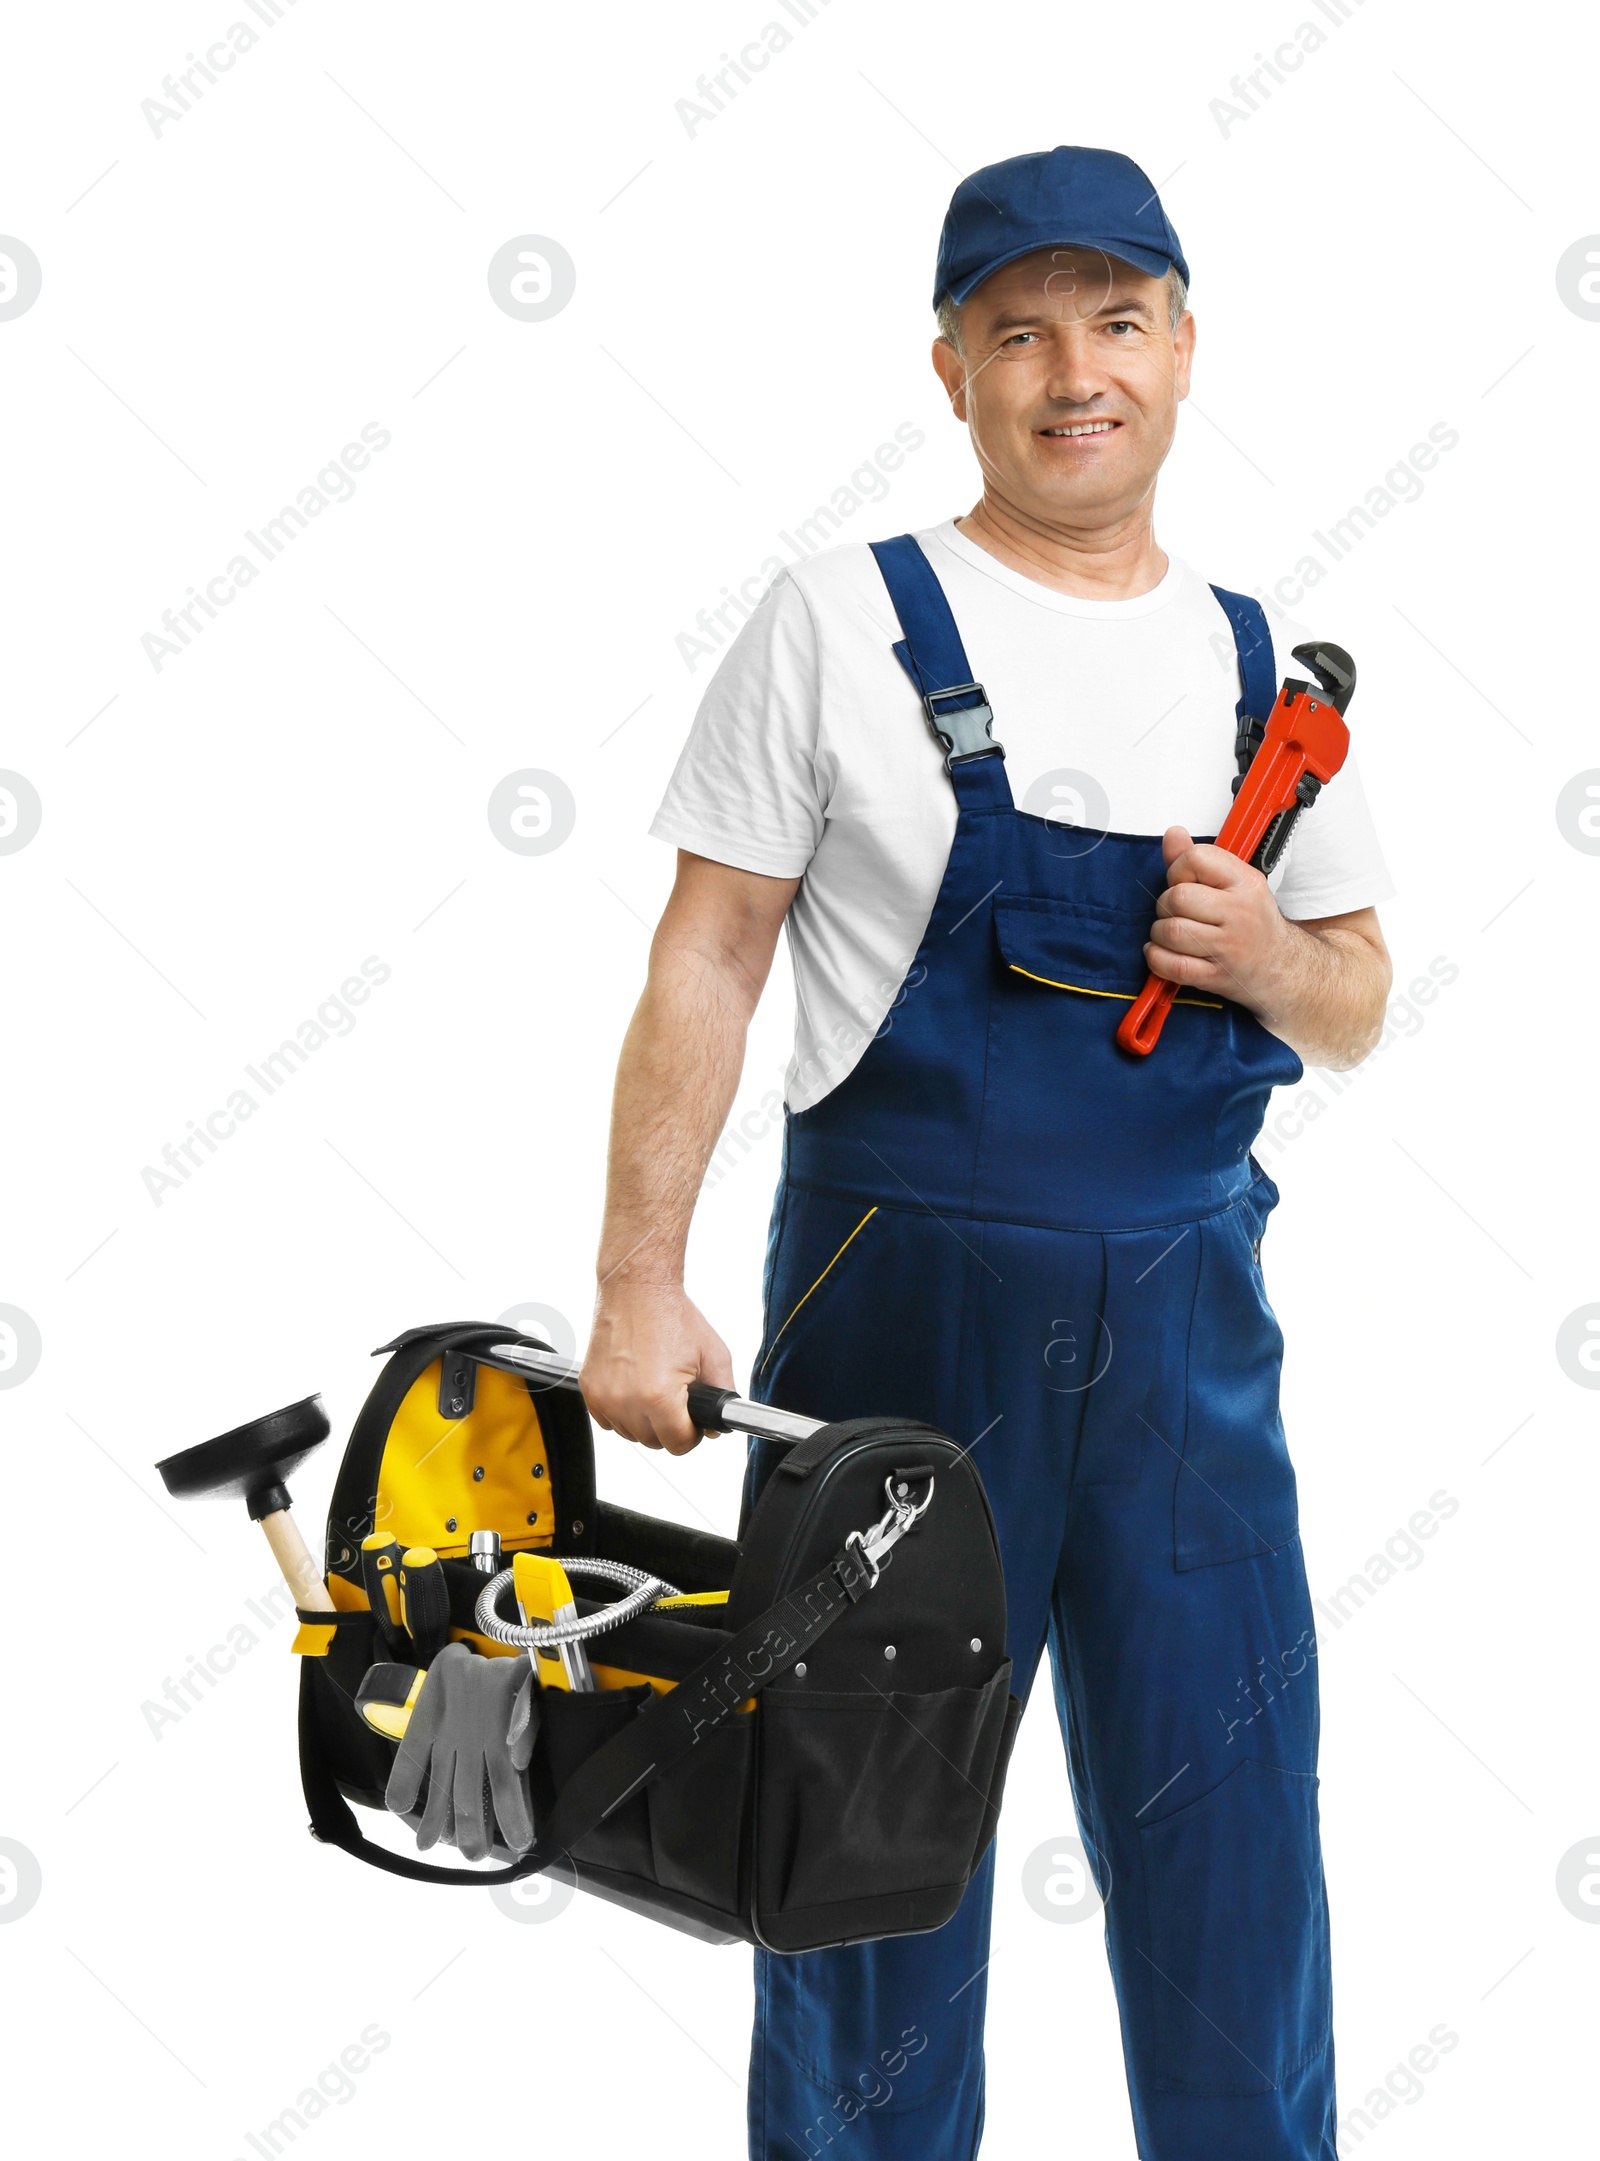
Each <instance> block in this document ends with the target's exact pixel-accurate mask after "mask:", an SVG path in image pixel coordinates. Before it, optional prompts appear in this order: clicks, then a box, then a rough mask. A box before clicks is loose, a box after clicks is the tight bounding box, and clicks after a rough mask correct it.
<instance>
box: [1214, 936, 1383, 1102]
mask: <svg viewBox="0 0 1600 2161" xmlns="http://www.w3.org/2000/svg"><path fill="white" fill-rule="evenodd" d="M1284 931H1285V933H1286V935H1285V936H1284V938H1283V939H1282V940H1281V942H1280V943H1279V946H1278V950H1277V957H1276V965H1275V967H1274V969H1273V971H1272V974H1271V976H1270V978H1269V980H1268V981H1267V982H1266V984H1265V985H1264V986H1263V989H1262V993H1261V995H1260V997H1259V999H1252V1000H1251V1001H1250V1003H1251V1004H1252V1006H1253V1007H1254V1010H1255V1011H1256V1013H1257V1015H1258V1017H1259V1018H1260V1019H1261V1021H1262V1022H1263V1024H1264V1025H1265V1026H1266V1027H1268V1028H1270V1029H1271V1030H1272V1032H1273V1034H1274V1035H1276V1036H1281V1037H1282V1039H1283V1041H1284V1042H1285V1043H1287V1044H1288V1045H1289V1047H1290V1048H1291V1049H1292V1050H1294V1051H1297V1052H1298V1053H1299V1055H1300V1057H1301V1058H1302V1059H1303V1060H1304V1061H1305V1063H1306V1064H1307V1065H1315V1066H1323V1067H1325V1068H1327V1069H1328V1070H1330V1071H1332V1072H1340V1071H1342V1070H1343V1069H1344V1068H1345V1067H1346V1066H1353V1065H1358V1064H1359V1063H1360V1062H1361V1060H1362V1059H1363V1058H1365V1057H1366V1055H1367V1053H1368V1051H1370V1050H1371V1049H1372V1047H1373V1045H1374V1044H1375V1043H1376V1042H1377V1040H1378V1037H1379V1035H1380V1034H1381V1032H1382V1029H1383V1014H1384V1007H1385V1005H1386V1004H1387V1001H1388V996H1389V984H1390V980H1391V977H1392V974H1393V971H1392V969H1391V967H1390V962H1389V955H1388V951H1387V949H1386V947H1385V946H1384V944H1383V941H1382V939H1381V938H1377V939H1376V940H1375V939H1374V938H1373V937H1371V936H1369V935H1368V934H1366V933H1365V932H1364V931H1358V930H1352V929H1350V928H1348V927H1347V926H1345V925H1343V924H1340V923H1285V925H1284Z"/></svg>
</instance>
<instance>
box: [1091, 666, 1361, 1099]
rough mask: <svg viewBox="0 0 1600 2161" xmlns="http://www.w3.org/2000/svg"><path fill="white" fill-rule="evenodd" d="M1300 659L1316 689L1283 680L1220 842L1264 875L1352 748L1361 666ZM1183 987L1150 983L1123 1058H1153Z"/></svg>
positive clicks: (1134, 1012)
mask: <svg viewBox="0 0 1600 2161" xmlns="http://www.w3.org/2000/svg"><path fill="white" fill-rule="evenodd" d="M1294 657H1295V659H1296V660H1299V661H1303V662H1304V663H1305V665H1306V666H1307V667H1308V668H1309V669H1310V670H1311V672H1312V674H1313V675H1315V677H1316V679H1317V688H1316V690H1313V689H1312V687H1311V685H1310V684H1309V683H1302V682H1298V681H1297V680H1296V679H1295V678H1294V677H1293V676H1290V677H1288V678H1287V679H1286V680H1285V682H1284V686H1283V689H1282V690H1281V691H1280V692H1279V694H1278V700H1277V703H1276V704H1275V705H1274V706H1273V708H1272V718H1271V719H1270V720H1269V721H1268V722H1267V725H1266V728H1265V730H1264V731H1263V733H1262V736H1261V741H1260V744H1259V745H1258V747H1257V749H1256V753H1255V756H1254V757H1253V758H1252V759H1251V760H1250V766H1249V770H1248V771H1247V772H1246V773H1245V774H1244V776H1243V778H1242V779H1240V780H1236V781H1235V782H1234V784H1233V787H1234V797H1233V808H1232V809H1231V810H1230V811H1229V812H1228V815H1227V817H1226V818H1224V820H1223V821H1222V831H1221V832H1220V833H1219V834H1218V835H1217V841H1216V845H1217V846H1218V847H1219V848H1226V849H1227V851H1228V853H1229V854H1230V855H1237V856H1242V857H1243V858H1244V860H1245V861H1246V862H1247V863H1253V864H1254V865H1255V867H1256V869H1257V870H1259V871H1270V870H1271V869H1272V868H1273V866H1274V865H1275V864H1276V863H1277V860H1278V858H1279V857H1280V856H1281V855H1282V853H1283V851H1284V849H1285V848H1286V847H1287V845H1288V842H1289V835H1290V833H1291V832H1292V831H1293V829H1294V823H1295V820H1296V819H1297V818H1298V817H1299V815H1300V813H1301V812H1302V811H1303V810H1309V809H1310V807H1311V805H1312V804H1313V803H1314V802H1315V801H1316V799H1317V795H1318V792H1319V790H1320V789H1321V788H1322V786H1323V784H1324V782H1326V781H1330V780H1332V778H1333V776H1334V774H1335V773H1337V772H1338V770H1339V768H1340V766H1341V765H1343V764H1344V761H1345V756H1346V753H1347V752H1348V751H1349V748H1350V730H1349V729H1348V728H1347V727H1346V726H1345V724H1344V715H1345V709H1346V707H1347V706H1348V705H1349V703H1350V700H1351V697H1352V695H1353V694H1354V691H1355V687H1356V664H1355V662H1354V661H1353V660H1352V659H1351V658H1350V655H1349V654H1348V653H1347V652H1345V650H1344V648H1343V647H1342V646H1338V645H1324V644H1322V643H1321V642H1320V641H1319V642H1318V643H1316V644H1313V645H1297V646H1296V647H1295V648H1294ZM1180 987H1181V986H1180V985H1178V984H1176V983H1171V982H1168V981H1167V979H1166V978H1165V977H1164V976H1158V975H1152V976H1150V977H1148V978H1147V979H1146V982H1145V986H1144V989H1143V990H1142V991H1140V993H1139V995H1138V997H1137V998H1135V999H1134V1001H1133V1003H1132V1005H1131V1006H1129V1008H1128V1010H1127V1012H1126V1013H1125V1014H1124V1016H1123V1019H1122V1025H1121V1027H1119V1028H1118V1030H1117V1041H1118V1043H1119V1044H1120V1045H1121V1046H1122V1048H1123V1049H1124V1050H1125V1051H1132V1052H1133V1054H1134V1056H1135V1057H1138V1058H1148V1057H1149V1055H1150V1053H1151V1052H1152V1051H1153V1050H1154V1049H1155V1047H1156V1044H1157V1042H1158V1041H1159V1039H1160V1036H1161V1030H1162V1027H1163V1026H1164V1024H1165V1022H1166V1018H1167V1014H1168V1011H1169V1010H1170V1008H1171V1005H1172V1001H1173V999H1174V998H1175V997H1176V996H1177V995H1178V991H1179V989H1180Z"/></svg>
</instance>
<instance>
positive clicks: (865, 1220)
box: [756, 1202, 878, 1376]
mask: <svg viewBox="0 0 1600 2161" xmlns="http://www.w3.org/2000/svg"><path fill="white" fill-rule="evenodd" d="M877 1212H878V1207H877V1203H876V1202H874V1203H873V1205H872V1206H871V1207H870V1208H869V1209H868V1210H867V1212H866V1214H865V1215H864V1216H863V1217H862V1218H861V1221H860V1222H859V1223H858V1224H857V1225H856V1227H855V1230H853V1231H852V1232H851V1233H850V1238H854V1237H855V1236H856V1234H857V1232H859V1231H863V1230H865V1229H866V1227H867V1225H868V1224H869V1223H870V1222H871V1221H872V1219H873V1217H874V1216H875V1215H876V1214H877ZM850 1238H847V1239H846V1240H845V1242H844V1245H843V1246H841V1247H840V1248H839V1252H838V1253H836V1254H835V1255H834V1256H833V1260H832V1261H829V1263H828V1267H827V1268H824V1269H823V1271H822V1275H820V1276H818V1278H817V1283H820V1282H821V1281H822V1280H823V1277H824V1276H826V1275H827V1273H828V1269H831V1268H832V1266H833V1264H834V1261H837V1260H838V1258H839V1254H840V1253H843V1251H844V1249H845V1246H847V1245H849V1243H850ZM817 1283H813V1284H812V1286H811V1291H814V1290H815V1289H816V1287H817ZM811 1291H807V1292H806V1294H805V1298H801V1299H799V1300H798V1301H797V1302H796V1304H795V1306H794V1309H793V1311H792V1312H791V1313H790V1315H789V1320H787V1321H785V1322H784V1324H783V1328H787V1327H788V1325H789V1321H792V1320H793V1319H794V1316H795V1314H796V1313H798V1312H799V1311H800V1308H801V1306H803V1305H804V1304H805V1302H806V1298H809V1297H810V1296H811ZM783 1328H780V1329H779V1330H778V1335H776V1336H774V1337H773V1339H772V1341H771V1343H769V1344H768V1346H767V1358H770V1357H771V1356H772V1354H773V1352H774V1351H775V1350H776V1349H777V1348H778V1336H781V1335H782V1334H783ZM767 1358H763V1359H762V1361H761V1363H760V1365H759V1366H757V1368H756V1373H757V1375H758V1376H759V1375H760V1374H762V1373H765V1371H766V1370H767Z"/></svg>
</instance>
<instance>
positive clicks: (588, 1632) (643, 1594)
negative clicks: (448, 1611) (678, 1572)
mask: <svg viewBox="0 0 1600 2161" xmlns="http://www.w3.org/2000/svg"><path fill="white" fill-rule="evenodd" d="M561 1566H562V1567H563V1568H564V1569H565V1570H566V1572H567V1574H568V1575H569V1576H603V1577H605V1578H606V1580H607V1581H608V1582H610V1583H621V1584H625V1585H626V1586H627V1592H628V1595H627V1596H626V1597H625V1598H619V1599H618V1600H617V1602H616V1604H615V1605H614V1606H605V1607H602V1609H601V1610H600V1612H598V1613H587V1614H574V1615H573V1617H572V1618H571V1620H568V1621H536V1622H529V1623H526V1624H524V1623H522V1622H519V1621H503V1620H502V1619H501V1618H500V1616H499V1614H498V1613H497V1612H496V1611H495V1606H496V1604H497V1603H498V1601H499V1597H500V1593H501V1592H502V1591H503V1590H504V1589H505V1587H506V1585H507V1584H508V1583H510V1581H511V1580H512V1576H513V1574H514V1571H513V1570H512V1569H509V1568H502V1569H501V1571H500V1573H499V1574H498V1575H497V1576H491V1577H490V1579H489V1581H488V1582H487V1583H486V1584H485V1585H484V1587H483V1589H482V1591H481V1592H480V1593H479V1595H478V1603H477V1606H476V1608H475V1609H474V1611H475V1614H476V1618H477V1623H478V1626H479V1627H480V1628H481V1629H482V1630H483V1633H484V1634H485V1635H486V1636H492V1637H493V1638H494V1640H495V1642H496V1643H509V1644H514V1645H515V1646H516V1648H517V1649H518V1650H519V1651H529V1650H535V1649H537V1650H553V1649H554V1648H555V1647H556V1646H557V1645H558V1644H562V1643H581V1642H583V1641H584V1639H585V1638H586V1637H588V1636H599V1635H603V1634H604V1632H605V1631H606V1630H607V1629H608V1628H620V1627H621V1626H622V1624H623V1622H624V1621H631V1620H632V1619H633V1618H634V1617H635V1615H636V1614H640V1613H643V1612H644V1611H645V1609H646V1607H648V1606H653V1605H654V1604H655V1602H656V1600H657V1599H658V1598H678V1597H680V1596H681V1595H682V1594H681V1593H680V1592H679V1591H678V1590H677V1589H675V1587H674V1586H673V1585H672V1584H670V1583H664V1582H663V1581H662V1579H661V1578H660V1577H659V1576H650V1575H646V1573H645V1572H644V1570H643V1569H642V1568H630V1567H629V1566H628V1564H627V1562H626V1561H601V1560H590V1559H588V1558H587V1557H586V1556H584V1555H582V1554H575V1555H574V1556H573V1558H572V1559H571V1560H566V1559H563V1560H562V1562H561Z"/></svg>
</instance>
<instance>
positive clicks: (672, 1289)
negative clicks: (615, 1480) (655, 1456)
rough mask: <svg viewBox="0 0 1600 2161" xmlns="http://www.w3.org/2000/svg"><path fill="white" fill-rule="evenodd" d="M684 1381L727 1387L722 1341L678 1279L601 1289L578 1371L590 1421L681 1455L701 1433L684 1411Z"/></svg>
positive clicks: (728, 1368)
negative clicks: (609, 1291)
mask: <svg viewBox="0 0 1600 2161" xmlns="http://www.w3.org/2000/svg"><path fill="white" fill-rule="evenodd" d="M691 1381H708V1382H710V1384H711V1385H712V1387H714V1388H732V1387H734V1386H735V1382H734V1378H733V1359H732V1357H731V1356H730V1355H729V1352H728V1346H727V1345H726V1344H725V1343H724V1342H723V1340H722V1338H721V1337H720V1336H719V1335H718V1334H717V1332H716V1330H715V1329H714V1328H713V1327H712V1326H711V1323H710V1322H709V1321H708V1320H707V1319H706V1317H705V1315H704V1314H703V1313H702V1312H701V1311H700V1310H699V1308H698V1307H697V1306H696V1305H694V1304H693V1302H692V1301H691V1300H690V1299H689V1298H688V1297H687V1296H686V1295H685V1293H684V1291H683V1289H682V1287H681V1286H679V1285H667V1284H660V1285H654V1284H641V1283H629V1284H628V1285H627V1286H626V1288H625V1290H623V1291H621V1292H619V1293H617V1294H616V1295H615V1296H607V1295H606V1294H604V1293H602V1294H601V1298H600V1302H599V1304H598V1305H597V1306H596V1308H595V1316H594V1327H593V1328H592V1330H591V1331H590V1335H589V1349H588V1353H587V1355H586V1357H585V1358H584V1361H583V1371H582V1373H581V1374H580V1376H579V1386H580V1387H581V1388H582V1390H583V1396H584V1401H585V1402H586V1403H587V1404H588V1406H589V1412H590V1415H591V1416H592V1417H593V1418H594V1420H595V1421H596V1423H597V1424H599V1425H602V1426H604V1427H606V1429H607V1430H608V1431H609V1432H612V1433H620V1434H621V1435H622V1436H623V1437H624V1439H626V1440H630V1441H638V1442H639V1443H640V1445H641V1446H642V1447H645V1448H664V1449H665V1450H666V1451H667V1454H668V1455H669V1456H686V1455H687V1454H688V1453H689V1450H690V1449H691V1448H695V1447H698V1446H699V1444H700V1441H701V1440H702V1438H703V1435H702V1433H701V1430H700V1428H699V1427H698V1426H696V1425H695V1424H694V1423H693V1421H692V1420H691V1419H690V1417H689V1407H688V1401H687V1398H688V1392H689V1384H690V1382H691Z"/></svg>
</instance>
